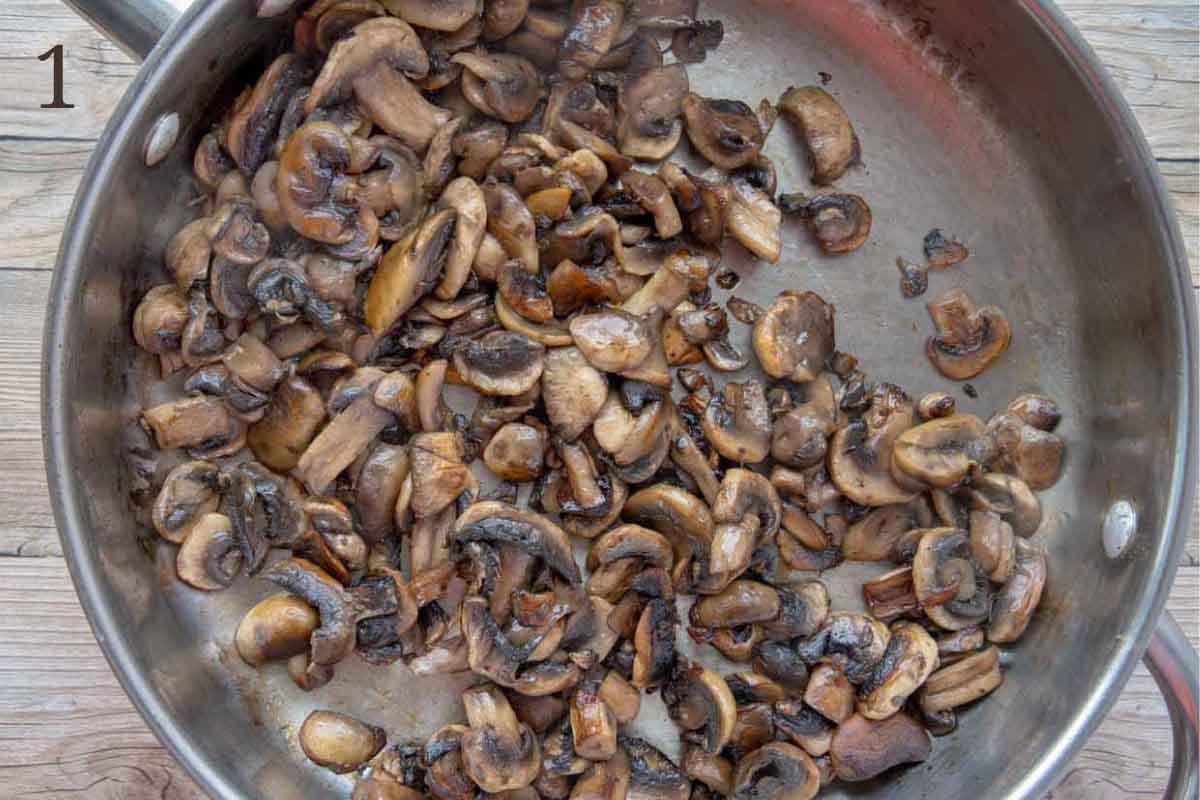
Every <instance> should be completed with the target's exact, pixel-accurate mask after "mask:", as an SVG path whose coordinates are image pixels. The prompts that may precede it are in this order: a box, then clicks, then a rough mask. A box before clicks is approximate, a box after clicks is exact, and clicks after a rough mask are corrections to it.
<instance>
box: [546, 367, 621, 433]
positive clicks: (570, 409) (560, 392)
mask: <svg viewBox="0 0 1200 800" xmlns="http://www.w3.org/2000/svg"><path fill="white" fill-rule="evenodd" d="M606 399H608V379H607V378H606V377H605V376H604V373H602V372H601V371H600V370H598V369H596V368H595V367H593V366H592V365H591V364H589V363H588V360H587V358H586V357H585V356H584V354H583V353H582V352H581V351H580V350H579V348H577V347H556V348H554V349H552V350H550V351H549V352H548V353H546V361H545V368H544V369H543V371H542V400H543V402H544V403H545V404H546V415H547V416H548V417H549V418H550V426H551V429H552V430H553V431H554V434H555V435H556V436H558V437H559V438H560V439H562V440H563V441H566V442H573V441H575V440H576V439H578V438H579V437H580V436H581V435H583V432H584V431H586V430H587V429H588V428H589V427H590V426H591V424H592V422H593V421H594V420H595V419H596V416H597V415H598V414H599V413H600V409H601V408H602V407H603V406H604V401H605V400H606Z"/></svg>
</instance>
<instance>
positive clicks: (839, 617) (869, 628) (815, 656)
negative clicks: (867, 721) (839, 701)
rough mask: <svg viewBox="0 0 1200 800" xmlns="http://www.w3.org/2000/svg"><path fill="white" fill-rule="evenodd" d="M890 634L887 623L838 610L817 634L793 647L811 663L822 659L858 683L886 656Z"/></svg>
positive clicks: (805, 660)
mask: <svg viewBox="0 0 1200 800" xmlns="http://www.w3.org/2000/svg"><path fill="white" fill-rule="evenodd" d="M890 638H891V634H890V632H889V631H888V628H887V626H886V625H884V624H883V623H882V622H880V621H879V620H876V619H873V618H871V617H869V616H867V615H866V614H859V613H856V612H849V611H835V612H832V613H830V614H829V615H828V617H827V619H826V621H825V624H824V625H822V626H821V629H820V630H819V631H817V633H815V634H814V635H812V636H810V637H808V638H807V639H803V640H801V641H800V642H798V643H797V644H796V645H795V646H794V648H793V649H794V651H795V653H796V655H797V656H798V657H799V658H800V659H801V660H802V661H803V662H804V663H807V664H809V665H816V664H817V663H820V662H822V661H823V662H825V663H830V664H833V665H834V666H836V667H838V668H839V669H840V670H841V671H842V673H843V674H844V675H845V676H846V678H847V679H848V680H849V681H850V682H851V683H853V684H855V685H856V686H859V685H862V684H863V683H865V682H866V681H867V680H868V679H869V678H870V676H871V674H872V673H873V671H874V670H875V668H876V666H877V665H878V664H879V662H880V661H881V659H882V658H883V655H884V652H885V651H886V650H887V645H888V641H889V640H890Z"/></svg>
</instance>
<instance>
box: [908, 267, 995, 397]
mask: <svg viewBox="0 0 1200 800" xmlns="http://www.w3.org/2000/svg"><path fill="white" fill-rule="evenodd" d="M927 308H928V309H929V316H930V318H931V319H932V320H933V325H934V327H935V328H936V329H937V333H936V334H935V335H933V336H930V337H929V338H928V339H927V340H926V342H925V354H926V355H927V356H928V357H929V361H930V363H932V364H933V366H934V367H935V368H937V371H938V372H940V373H942V375H945V376H946V377H947V378H949V379H950V380H955V381H965V380H970V379H971V378H974V377H977V376H978V375H980V374H982V373H983V371H984V370H986V369H987V368H988V367H989V366H991V364H992V362H994V361H995V360H996V359H997V358H999V357H1000V355H1001V354H1002V353H1003V352H1004V351H1005V350H1007V349H1008V346H1009V344H1010V343H1011V342H1012V327H1011V326H1010V325H1009V323H1008V318H1007V317H1005V316H1004V312H1003V311H1001V310H1000V309H999V308H997V307H996V306H984V307H983V308H976V306H975V303H974V302H973V301H972V300H971V298H970V297H969V296H968V295H967V293H966V292H964V291H963V290H962V289H951V290H950V291H948V292H946V293H945V294H944V295H942V296H941V297H939V298H938V299H937V300H934V301H933V302H931V303H929V304H928V306H927Z"/></svg>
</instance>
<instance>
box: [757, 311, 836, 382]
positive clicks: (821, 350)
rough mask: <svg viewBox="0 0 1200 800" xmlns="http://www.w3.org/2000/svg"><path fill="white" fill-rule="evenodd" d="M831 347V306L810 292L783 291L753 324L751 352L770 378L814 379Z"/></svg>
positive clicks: (820, 370) (832, 312) (832, 320)
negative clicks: (755, 355)
mask: <svg viewBox="0 0 1200 800" xmlns="http://www.w3.org/2000/svg"><path fill="white" fill-rule="evenodd" d="M833 349H834V308H833V306H831V305H829V304H828V303H826V302H825V301H824V300H822V299H821V297H820V296H819V295H817V294H816V293H814V292H803V293H801V292H791V291H788V292H784V293H782V294H781V295H780V296H779V297H778V298H777V299H776V300H775V302H774V303H773V304H772V305H771V307H770V308H769V309H768V310H767V313H766V314H764V315H763V317H762V318H761V319H760V320H759V321H758V322H757V323H755V325H754V352H755V353H756V354H757V355H758V360H759V363H761V364H762V368H763V371H764V372H766V373H767V374H768V375H770V376H771V377H772V378H786V379H787V380H790V381H794V382H796V383H808V382H810V381H815V380H816V379H817V377H818V376H819V375H820V374H821V372H822V371H823V370H824V369H825V362H826V360H827V359H828V358H829V357H830V356H831V355H832V354H833Z"/></svg>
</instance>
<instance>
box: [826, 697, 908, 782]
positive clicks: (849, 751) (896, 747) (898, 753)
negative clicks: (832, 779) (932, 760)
mask: <svg viewBox="0 0 1200 800" xmlns="http://www.w3.org/2000/svg"><path fill="white" fill-rule="evenodd" d="M930 750H931V745H930V742H929V734H927V733H926V732H925V729H924V728H923V727H921V723H919V722H917V721H916V720H914V719H913V718H912V717H910V716H908V715H907V714H894V715H893V716H890V717H888V718H887V719H885V720H882V721H872V720H869V719H867V718H866V717H862V716H858V715H855V716H853V717H851V718H850V719H848V720H846V721H845V722H844V723H842V724H841V725H839V726H838V729H837V731H836V732H835V733H834V735H833V744H832V746H831V747H830V751H829V752H830V755H831V756H832V757H833V770H834V774H836V775H837V777H838V778H839V779H840V780H843V781H846V782H848V783H857V782H859V781H866V780H870V779H871V778H874V777H876V776H877V775H881V774H883V773H884V772H887V771H888V770H889V769H892V768H893V767H898V766H900V765H901V764H913V763H919V762H922V761H924V760H925V759H927V758H929V753H930Z"/></svg>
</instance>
